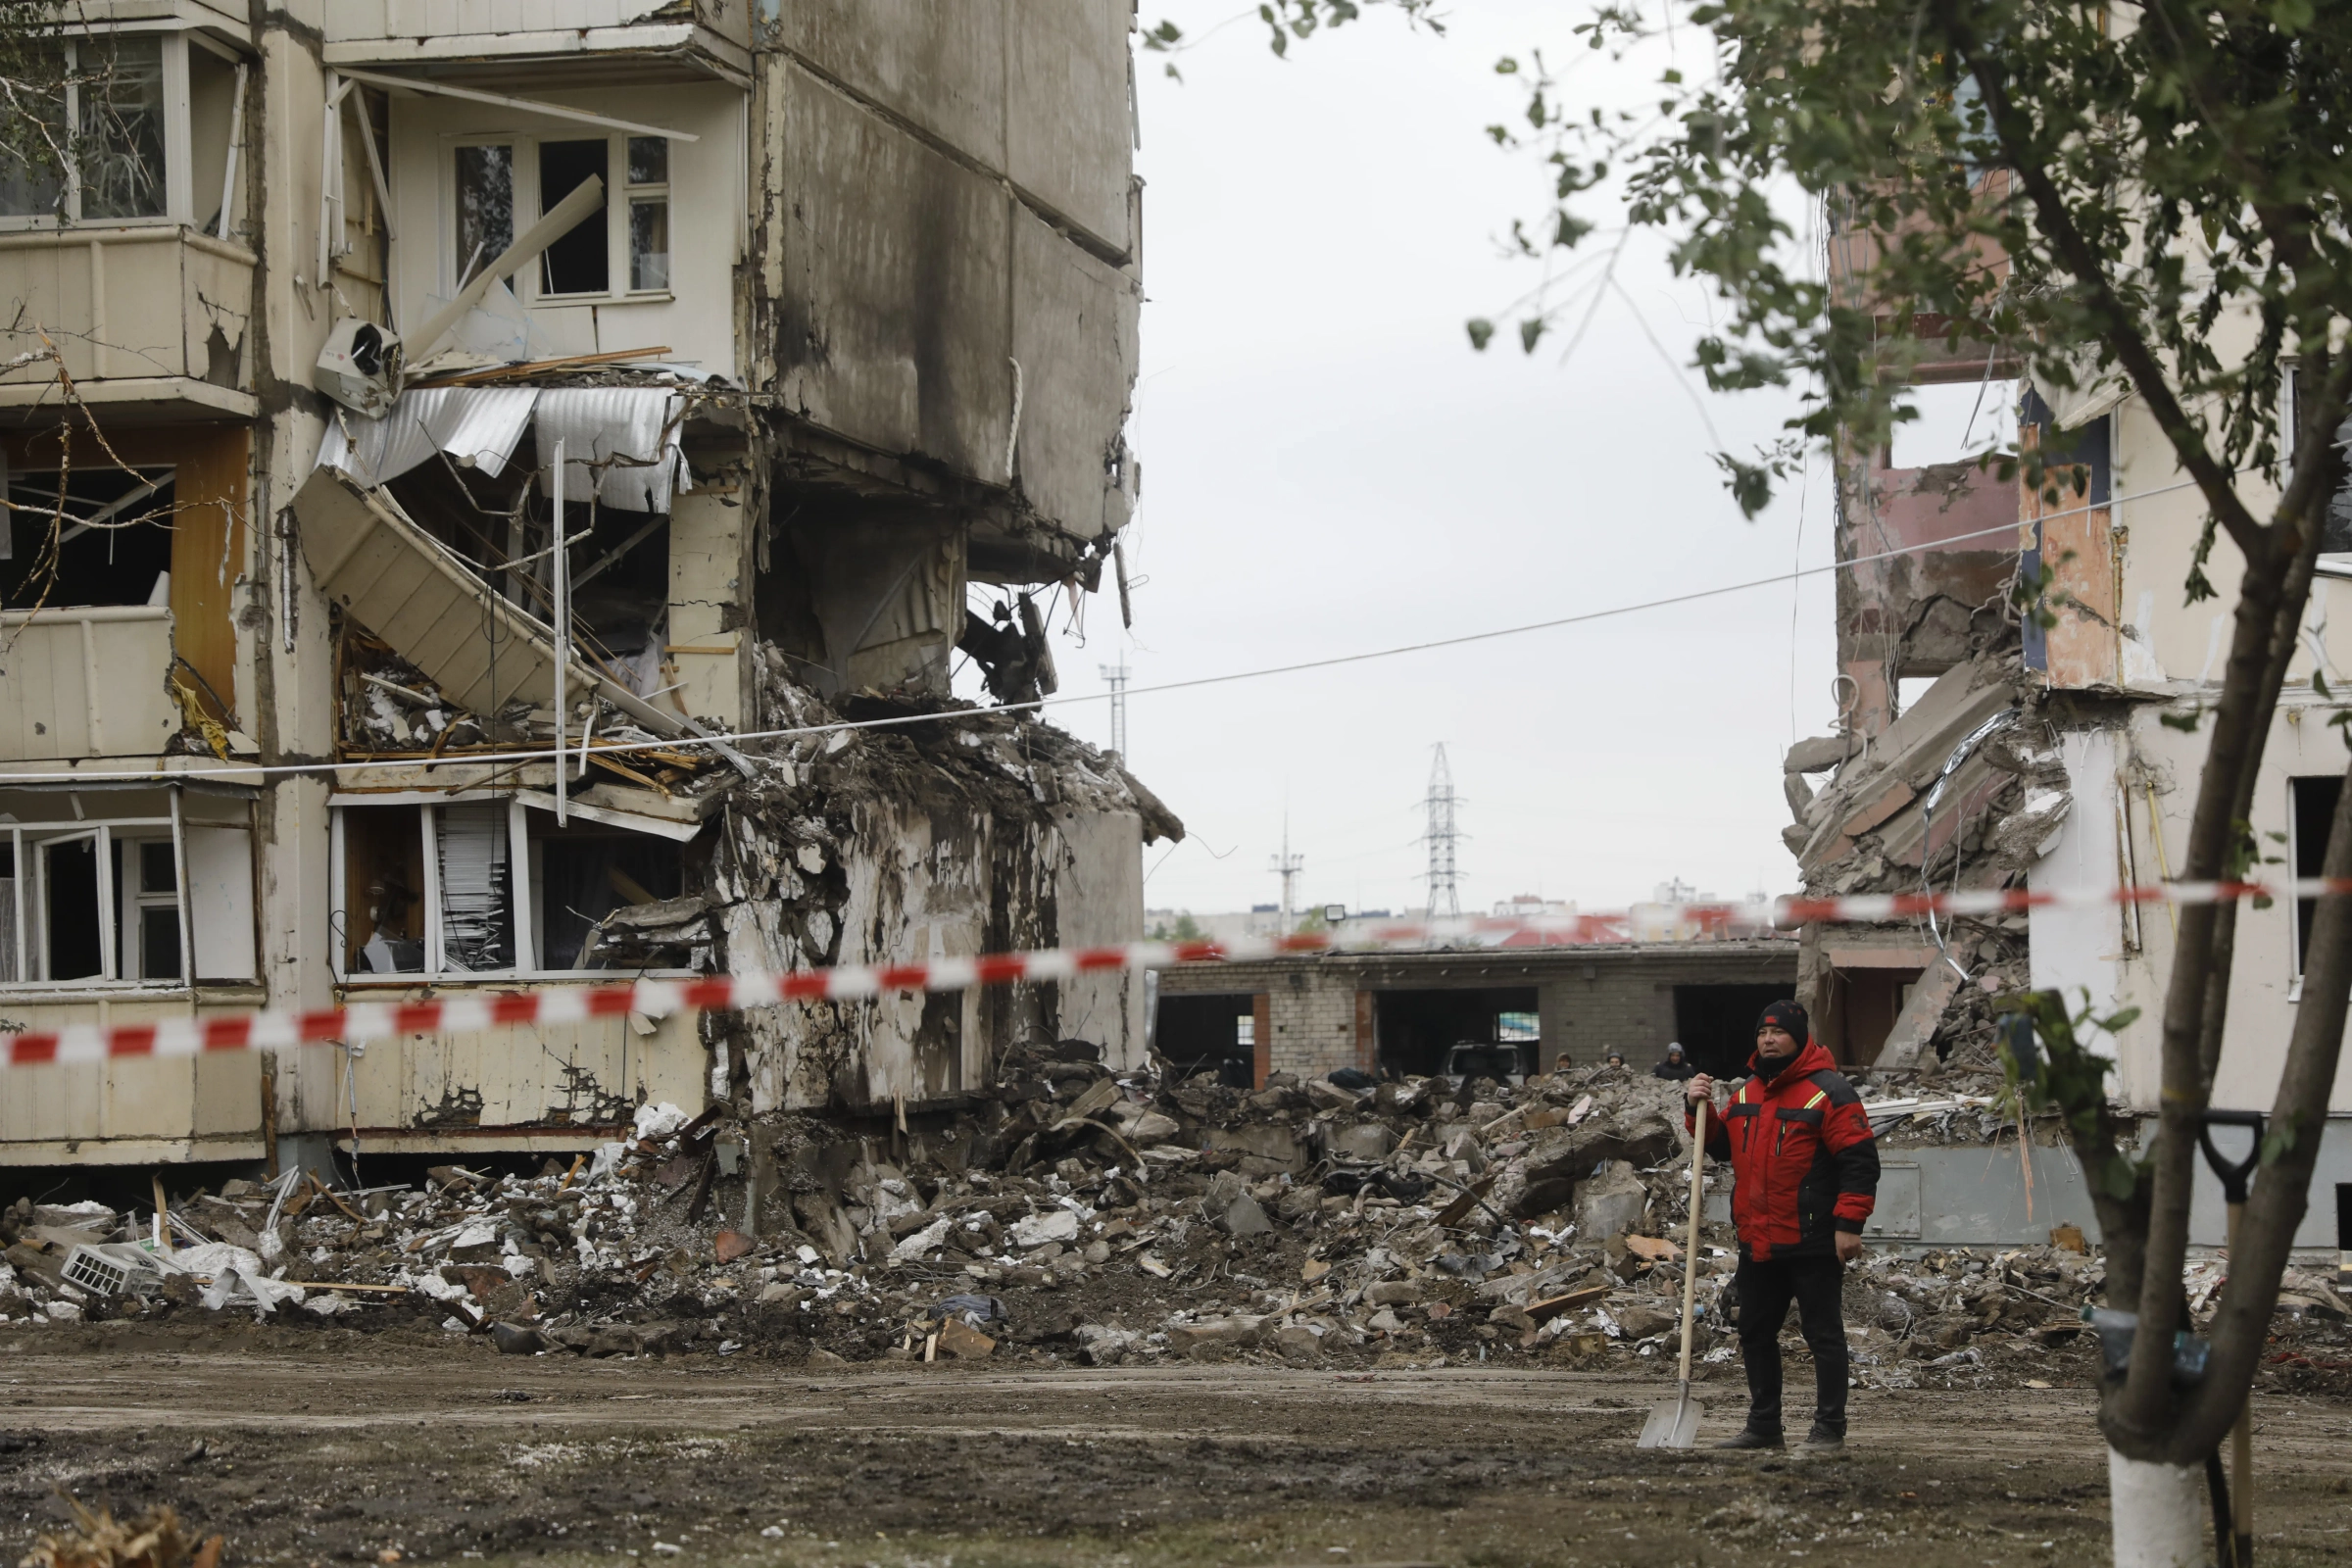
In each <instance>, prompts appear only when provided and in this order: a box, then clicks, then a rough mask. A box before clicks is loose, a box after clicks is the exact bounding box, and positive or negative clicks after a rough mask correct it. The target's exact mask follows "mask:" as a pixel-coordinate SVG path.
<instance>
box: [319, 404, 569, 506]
mask: <svg viewBox="0 0 2352 1568" xmlns="http://www.w3.org/2000/svg"><path fill="white" fill-rule="evenodd" d="M538 401H539V389H538V388H536V387H527V386H526V387H491V386H443V387H424V388H419V389H417V390H415V391H409V392H403V393H402V394H401V395H400V398H399V400H398V401H396V402H395V403H394V404H393V405H392V408H391V410H390V412H388V413H386V414H385V415H384V417H382V418H380V419H363V418H360V417H356V416H351V415H344V416H341V417H338V418H337V419H336V420H335V422H333V423H331V424H329V425H328V426H327V427H326V439H325V440H324V441H322V442H320V443H319V467H321V468H339V469H341V470H342V471H343V472H345V473H348V474H350V475H351V477H352V478H353V479H355V480H357V481H358V482H359V483H361V484H363V485H368V486H374V485H379V484H382V483H383V482H384V481H385V480H387V479H393V478H397V477H399V476H400V475H401V474H404V473H406V472H408V471H409V470H410V469H411V468H414V467H416V466H417V465H418V464H420V463H423V462H425V461H426V460H428V459H430V458H431V457H432V456H433V454H434V453H435V452H446V453H448V454H449V455H450V456H451V457H453V458H455V459H456V460H457V461H458V462H459V463H460V464H463V465H464V466H467V467H472V468H479V469H480V470H481V471H482V472H484V473H487V474H491V475H497V474H500V473H503V472H505V471H506V467H507V460H508V459H510V458H512V457H513V456H514V455H515V443H516V442H518V441H520V440H521V439H522V432H523V430H524V428H525V427H526V426H527V425H529V424H530V422H531V411H532V409H533V408H534V407H535V406H536V405H537V403H538Z"/></svg>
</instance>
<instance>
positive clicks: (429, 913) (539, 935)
mask: <svg viewBox="0 0 2352 1568" xmlns="http://www.w3.org/2000/svg"><path fill="white" fill-rule="evenodd" d="M483 801H504V802H506V803H507V865H508V868H509V869H508V877H507V899H508V903H507V917H508V919H509V921H510V922H511V923H512V927H513V930H514V933H515V965H514V967H512V968H508V969H451V968H449V967H447V965H446V955H445V954H444V952H443V951H442V946H441V944H442V939H443V928H442V909H441V870H440V862H441V857H440V840H439V837H438V834H439V809H440V808H442V807H445V806H462V805H466V804H470V803H475V802H483ZM326 804H327V832H328V851H327V861H328V884H329V887H328V907H329V908H330V910H331V911H332V916H331V917H332V920H333V923H334V930H335V936H334V940H333V943H332V945H331V947H330V948H329V949H328V955H327V961H328V963H329V965H330V966H331V969H332V972H333V974H334V980H335V984H336V985H338V986H348V987H352V988H355V989H357V988H368V989H395V990H397V989H415V988H417V987H420V986H431V987H434V988H436V989H444V988H448V987H451V986H466V985H485V984H486V985H512V984H515V983H516V982H521V981H528V982H533V983H537V982H541V981H551V980H568V981H574V982H578V983H583V984H589V985H607V984H611V983H613V982H614V981H616V980H620V979H623V978H645V979H660V980H691V979H694V978H696V977H697V975H698V973H699V971H697V970H694V969H690V968H658V969H657V968H648V969H550V968H545V967H542V966H541V965H540V964H539V962H538V959H539V956H540V950H541V948H542V946H543V945H544V941H543V939H544V936H545V933H544V932H542V931H541V930H540V929H539V925H540V921H539V919H538V916H537V911H538V906H539V901H540V900H541V898H542V897H544V894H543V891H542V886H541V866H540V858H539V854H538V846H539V844H540V842H541V841H540V840H539V839H537V838H535V837H534V836H533V835H532V834H531V831H530V826H529V824H530V812H531V811H533V810H535V809H538V808H537V807H534V806H532V805H530V804H528V803H526V802H525V801H524V799H523V797H522V795H521V793H519V792H516V791H513V790H464V789H461V790H447V791H443V790H387V791H382V792H369V793H337V794H333V795H330V796H328V797H327V803H326ZM403 806H414V807H417V808H418V810H417V820H418V823H419V824H420V826H419V833H420V835H421V839H422V842H421V844H420V846H419V850H420V853H421V854H422V856H423V859H424V875H423V882H424V886H423V887H422V888H421V889H419V890H418V893H417V897H418V901H419V903H420V904H421V905H422V907H423V912H424V967H422V968H421V969H410V970H403V971H401V972H399V973H395V974H377V973H375V972H373V971H372V970H368V969H355V968H353V967H351V966H350V965H349V964H348V963H347V962H346V961H345V957H344V948H345V946H346V943H347V940H348V939H347V936H346V933H347V932H348V931H349V929H350V919H351V914H350V910H351V886H350V881H351V878H350V857H349V849H348V834H347V824H348V822H349V819H350V813H351V812H352V811H354V810H368V809H371V808H386V807H403ZM670 842H671V843H673V844H675V845H676V847H677V848H678V849H679V850H680V851H683V849H684V848H685V846H684V845H683V844H679V843H677V841H675V840H672V841H670Z"/></svg>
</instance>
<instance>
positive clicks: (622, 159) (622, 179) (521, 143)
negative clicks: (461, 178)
mask: <svg viewBox="0 0 2352 1568" xmlns="http://www.w3.org/2000/svg"><path fill="white" fill-rule="evenodd" d="M636 135H637V133H635V132H631V131H620V130H615V131H607V132H605V133H604V141H605V144H606V152H605V169H606V172H607V174H608V175H609V176H612V177H608V178H607V179H606V181H605V279H606V287H605V289H604V291H603V292H601V293H593V294H550V293H547V292H546V291H545V290H544V289H542V288H541V286H540V283H541V280H542V278H543V277H544V275H545V271H544V268H543V266H542V265H541V264H540V262H538V261H534V262H533V263H532V264H531V265H529V266H526V267H523V268H521V269H519V270H516V272H515V275H514V276H513V277H511V278H509V279H507V286H508V287H509V288H511V289H512V290H513V291H514V294H515V303H516V304H518V305H520V306H521V307H522V308H523V309H525V310H530V309H533V308H534V307H539V306H546V307H549V308H551V309H553V308H558V307H567V306H575V305H661V304H667V303H671V302H673V301H674V300H675V299H676V298H677V294H676V292H675V288H674V286H673V281H672V280H673V279H674V277H675V274H676V270H677V264H676V256H677V252H676V249H675V239H676V232H675V227H674V221H675V219H676V216H677V213H676V208H675V198H674V195H673V194H672V193H673V192H674V190H675V188H676V172H675V171H674V170H671V171H669V172H668V173H669V177H667V178H665V179H663V180H662V181H660V182H659V183H648V184H642V185H634V184H631V183H630V182H629V179H628V172H629V142H630V141H631V140H632V139H633V138H635V137H636ZM595 140H597V133H596V127H595V126H593V125H575V126H570V127H568V128H564V129H548V130H523V129H506V130H463V131H446V132H444V133H443V134H442V135H441V138H440V150H439V152H438V153H437V154H436V155H435V156H436V159H437V164H436V168H437V170H438V174H437V176H436V177H437V178H438V180H439V184H440V210H441V235H440V243H439V244H438V245H437V246H436V247H435V250H436V254H437V256H438V260H437V261H436V263H435V264H434V265H435V269H436V275H437V276H438V277H439V279H440V285H439V286H440V290H441V295H442V297H443V298H444V299H454V298H455V297H456V296H457V292H458V290H459V289H460V288H461V287H463V286H464V285H463V280H462V279H461V278H460V276H459V269H460V268H462V267H464V266H465V265H466V259H465V258H464V257H461V256H459V255H458V254H457V244H458V149H459V148H461V147H504V148H506V149H508V162H509V166H510V168H511V169H512V171H513V179H514V187H515V188H514V200H515V211H514V216H513V218H512V219H511V222H512V224H513V229H512V232H513V233H515V234H517V235H519V234H521V233H523V232H524V231H525V230H527V229H528V228H529V227H530V226H531V225H532V224H533V223H536V222H537V221H539V220H540V219H541V218H543V217H545V216H546V211H547V210H546V205H545V203H544V202H543V201H542V199H541V197H540V194H539V147H540V144H541V143H543V142H565V141H595ZM662 140H664V141H668V138H662ZM677 156H678V146H677V143H675V142H674V141H670V142H669V146H668V152H667V154H666V157H667V158H670V159H675V158H676V157H677ZM651 201H659V202H661V203H662V206H663V207H664V208H665V209H667V213H666V216H667V219H668V220H669V221H670V222H671V225H672V226H671V240H672V248H671V250H670V252H669V253H668V254H669V256H670V264H669V268H668V276H666V277H665V278H664V280H663V282H662V286H661V287H659V288H645V289H640V288H632V287H629V286H628V284H629V282H630V281H631V279H632V277H633V276H634V273H633V271H632V269H631V266H630V261H631V258H630V254H629V218H630V213H631V210H632V209H633V208H634V207H635V206H636V205H638V204H639V203H641V202H651ZM542 255H544V253H542ZM495 259H496V258H494V257H491V256H487V255H485V256H484V257H482V259H481V263H480V265H481V266H484V267H486V266H488V265H489V264H490V263H491V262H492V261H493V260H495Z"/></svg>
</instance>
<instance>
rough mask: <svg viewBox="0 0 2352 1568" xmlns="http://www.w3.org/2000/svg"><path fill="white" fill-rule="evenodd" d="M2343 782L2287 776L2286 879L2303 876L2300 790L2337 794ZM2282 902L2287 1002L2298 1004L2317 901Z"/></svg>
mask: <svg viewBox="0 0 2352 1568" xmlns="http://www.w3.org/2000/svg"><path fill="white" fill-rule="evenodd" d="M2343 782H2344V779H2343V775H2342V774H2341V773H2306V774H2290V775H2289V776H2288V777H2287V781H2286V867H2285V869H2286V874H2287V876H2288V878H2290V879H2292V878H2297V877H2301V876H2303V875H2305V874H2306V873H2305V871H2304V869H2303V865H2304V855H2303V852H2304V850H2305V848H2306V846H2305V844H2304V843H2303V827H2302V819H2303V803H2302V800H2301V799H2300V797H2301V795H2302V793H2303V786H2304V785H2307V784H2309V785H2316V786H2326V785H2330V784H2332V785H2334V786H2335V787H2336V788H2337V789H2339V790H2340V789H2341V788H2342V787H2343ZM2332 811H2333V807H2332V803H2330V815H2332ZM2315 814H2316V813H2315ZM2326 853H2327V844H2326V842H2325V841H2324V840H2323V842H2322V843H2320V844H2319V845H2318V846H2317V848H2316V851H2315V853H2314V855H2313V857H2312V867H2311V870H2310V872H2309V873H2308V874H2309V875H2312V876H2318V875H2319V874H2320V867H2319V858H2320V857H2321V856H2324V855H2325V854H2326ZM2282 902H2283V903H2284V904H2285V905H2286V973H2287V1001H2289V1002H2300V1001H2302V1000H2303V950H2304V948H2305V947H2306V946H2307V945H2308V944H2309V942H2310V926H2309V924H2308V922H2309V921H2310V920H2311V919H2313V918H2314V917H2315V916H2316V915H2317V914H2318V913H2319V901H2318V900H2317V899H2287V900H2284V901H2282Z"/></svg>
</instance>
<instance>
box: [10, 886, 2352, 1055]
mask: <svg viewBox="0 0 2352 1568" xmlns="http://www.w3.org/2000/svg"><path fill="white" fill-rule="evenodd" d="M2327 894H2352V878H2344V879H2335V880H2329V879H2326V878H2319V877H2311V878H2304V879H2300V880H2296V881H2291V882H2278V883H2260V882H2172V883H2164V884H2160V885H2156V886H2149V887H2130V888H2070V889H2053V890H2044V889H2031V888H2008V889H1988V890H1985V891H1982V892H1960V893H1936V894H1927V893H1889V894H1869V895H1859V896H1849V897H1844V898H1835V899H1781V900H1779V901H1777V902H1775V903H1772V904H1683V905H1655V906H1649V907H1644V908H1642V909H1638V910H1631V911H1626V912H1622V913H1609V914H1574V915H1553V916H1535V917H1501V916H1497V917H1493V918H1487V917H1472V918H1466V919H1459V920H1437V921H1427V922H1420V923H1405V924H1396V925H1385V926H1379V927H1375V928H1372V929H1370V930H1366V931H1360V932H1359V931H1350V932H1347V933H1345V934H1344V935H1335V934H1333V933H1330V932H1320V931H1309V932H1299V933H1296V934H1293V935H1289V936H1266V937H1243V938H1235V939H1232V940H1229V941H1221V942H1207V941H1203V942H1128V943H1121V944H1118V945H1115V946H1111V947H1100V948H1056V949H1048V950H1045V951H1041V952H1035V953H1000V954H990V955H986V956H979V957H970V958H934V959H931V960H929V961H927V962H923V963H902V964H843V965H840V966H839V967H835V968H830V969H803V970H798V971H795V972H794V973H791V974H782V975H773V974H736V975H708V976H704V977H701V978H698V979H691V980H660V979H647V980H633V981H626V982H618V983H613V984H609V985H555V986H542V987H538V988H535V989H530V990H520V991H513V992H502V993H499V994H496V995H486V996H484V995H459V996H444V997H432V998H426V999H423V1000H418V1001H412V1002H388V1003H365V1002H364V1003H354V1004H352V1005H349V1006H343V1007H322V1008H319V1009H316V1010H312V1011H295V1010H290V1009H277V1008H271V1009H265V1010H257V1011H250V1012H234V1013H221V1014H216V1015H209V1016H205V1017H197V1018H172V1019H164V1020H159V1021H156V1022H152V1023H123V1024H75V1025H73V1026H71V1027H68V1028H65V1029H56V1030H31V1031H26V1032H25V1033H21V1034H14V1035H10V1036H9V1037H7V1046H6V1054H5V1056H4V1057H0V1061H4V1062H5V1064H6V1065H8V1066H11V1067H28V1066H40V1065H45V1064H48V1063H55V1062H86V1061H102V1060H105V1059H107V1058H110V1057H116V1056H193V1055H198V1054H205V1053H210V1052H232V1051H283V1050H290V1049H292V1048H294V1047H298V1046H310V1045H327V1044H342V1045H359V1044H363V1043H365V1042H368V1041H371V1040H382V1039H389V1038H392V1037H394V1036H398V1035H403V1034H426V1033H434V1032H446V1033H459V1032H465V1031H470V1030H481V1029H496V1028H505V1027H511V1026H513V1025H516V1024H557V1025H561V1024H566V1023H579V1022H583V1021H585V1020H587V1019H590V1018H609V1017H613V1016H617V1015H620V1014H624V1013H631V1012H636V1013H644V1014H646V1015H648V1016H650V1017H657V1018H658V1017H664V1016H667V1015H669V1014H671V1013H675V1012H680V1011H688V1010H710V1011H740V1010H742V1009H745V1008H750V1007H771V1006H775V1005H778V1004H780V1003H786V1002H824V1001H856V1000H858V999H862V998H866V997H873V996H879V995H881V994H883V993H886V992H907V991H961V990H964V989H966V988H968V987H971V986H993V985H1009V984H1012V983H1014V982H1017V981H1032V982H1045V981H1057V980H1068V979H1071V978H1074V977H1075V976H1078V975H1081V974H1095V973H1103V972H1108V971H1114V970H1132V969H1161V968H1167V967H1170V966H1172V965H1177V964H1188V963H1208V962H1219V961H1222V962H1227V963H1234V962H1248V961H1250V960H1253V959H1265V958H1278V957H1284V956H1291V955H1298V954H1317V953H1335V952H1380V951H1410V950H1423V951H1428V950H1433V949H1436V950H1442V949H1445V948H1448V947H1467V948H1489V949H1502V950H1506V951H1507V950H1510V949H1519V948H1544V947H1579V946H1603V945H1621V944H1626V943H1638V942H1678V941H1705V940H1710V939H1712V940H1723V939H1725V938H1732V937H1740V936H1750V935H1761V934H1763V933H1766V932H1769V931H1774V930H1781V931H1787V930H1790V929H1793V928H1794V927H1797V926H1800V925H1807V924H1811V923H1813V922H1816V921H1830V922H1840V923H1843V922H1880V921H1887V920H1902V919H1911V918H1916V917H1920V916H1924V915H1929V914H1936V915H1996V914H2019V913H2024V912H2025V911H2027V910H2030V909H2038V908H2068V907H2111V906H2114V905H2119V904H2163V903H2168V902H2169V903H2173V904H2219V903H2224V902H2227V901H2230V900H2236V899H2249V898H2250V899H2289V898H2292V899H2313V898H2320V897H2322V896H2325V895H2327ZM417 979H418V983H425V977H423V976H418V977H417Z"/></svg>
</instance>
